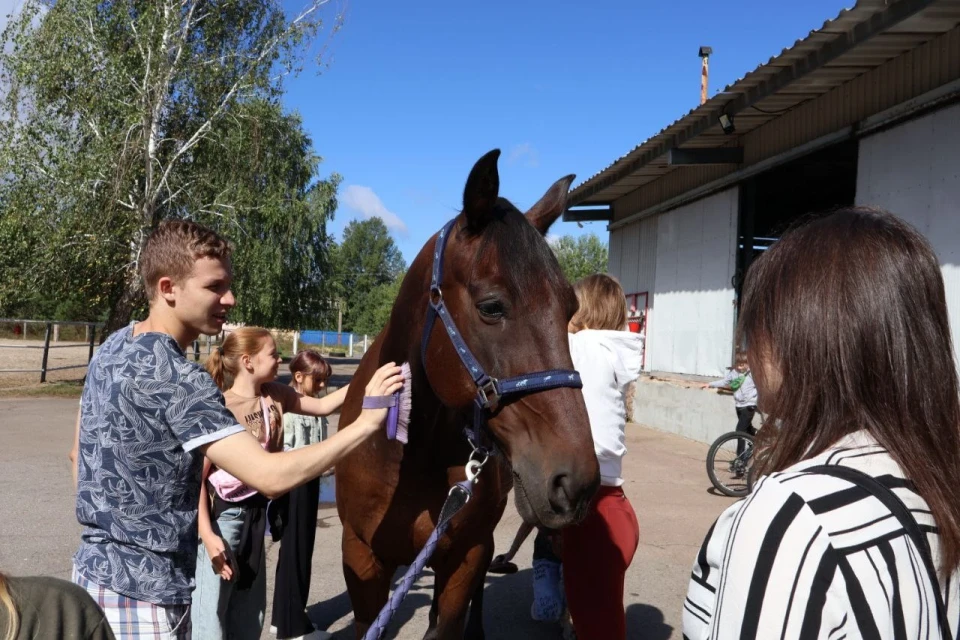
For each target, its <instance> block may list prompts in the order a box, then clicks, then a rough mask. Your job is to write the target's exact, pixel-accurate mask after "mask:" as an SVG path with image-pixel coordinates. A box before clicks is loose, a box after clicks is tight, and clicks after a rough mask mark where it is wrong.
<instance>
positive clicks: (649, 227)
mask: <svg viewBox="0 0 960 640" xmlns="http://www.w3.org/2000/svg"><path fill="white" fill-rule="evenodd" d="M657 220H658V217H657V216H654V217H651V218H647V219H646V220H640V221H638V222H636V223H634V224H631V225H628V226H626V227H623V228H622V229H617V230H615V231H611V232H610V260H609V272H610V274H611V275H613V276H614V277H616V278H617V279H618V280H619V281H620V284H621V285H622V286H623V291H624V293H626V294H627V295H630V294H634V293H644V292H646V293H647V305H648V314H649V315H648V316H647V324H648V326H649V323H650V321H651V317H652V308H653V288H654V285H655V278H656V273H657ZM647 342H648V343H649V335H648V336H647ZM644 362H645V367H646V369H647V370H650V366H651V365H650V360H649V359H646V358H645V359H644Z"/></svg>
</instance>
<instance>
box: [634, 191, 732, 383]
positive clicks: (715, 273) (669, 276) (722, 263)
mask: <svg viewBox="0 0 960 640" xmlns="http://www.w3.org/2000/svg"><path fill="white" fill-rule="evenodd" d="M738 207H739V188H737V187H735V188H733V189H728V190H726V191H723V192H720V193H717V194H714V195H712V196H710V197H708V198H704V199H702V200H698V201H697V202H693V203H691V204H689V205H685V206H683V207H679V208H677V209H674V210H672V211H668V212H666V213H663V214H661V215H660V216H658V217H657V261H656V273H655V284H654V290H653V295H652V301H653V313H652V314H651V315H652V318H651V323H650V326H649V330H648V335H647V345H648V346H647V354H648V359H647V362H648V363H649V368H650V369H652V370H656V371H668V372H675V373H689V374H697V375H710V376H719V375H722V374H723V372H724V370H725V369H726V367H727V366H729V364H730V360H731V350H732V346H733V340H732V337H733V320H734V306H733V300H734V292H733V288H732V286H731V283H730V280H731V278H732V277H733V272H734V268H735V265H736V258H735V252H736V241H737V212H738Z"/></svg>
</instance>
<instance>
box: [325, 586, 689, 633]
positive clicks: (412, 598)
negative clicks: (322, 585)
mask: <svg viewBox="0 0 960 640" xmlns="http://www.w3.org/2000/svg"><path fill="white" fill-rule="evenodd" d="M402 575H403V570H402V569H401V570H398V572H397V574H396V575H395V576H394V585H393V587H391V593H393V589H395V588H396V583H397V581H398V580H399V578H400V577H402ZM432 577H433V574H432V573H431V572H429V571H427V572H425V573H424V575H423V577H422V578H421V579H420V580H419V581H418V582H417V584H415V585H414V587H413V589H411V591H410V595H408V596H407V598H406V599H405V600H404V601H403V604H402V605H401V606H400V608H399V609H398V610H397V613H396V615H395V616H394V619H393V620H392V621H391V622H390V626H389V628H388V632H387V633H386V634H385V636H384V638H396V637H397V634H398V633H399V631H400V629H402V628H403V627H404V625H405V624H406V623H408V622H409V621H410V620H412V619H413V616H414V614H415V612H416V611H417V609H419V608H421V607H423V608H425V609H426V608H429V607H430V603H431V600H432V595H433V580H432ZM532 603H533V570H532V569H524V570H522V571H518V572H517V573H515V574H512V575H488V576H487V581H486V587H485V590H484V601H483V610H484V611H483V618H484V630H485V633H486V637H487V640H512V639H513V638H525V639H531V640H548V639H549V640H553V639H558V638H560V637H562V636H561V629H560V625H559V624H557V623H549V622H538V621H536V620H533V619H532V618H531V617H530V606H531V604H532ZM307 613H308V615H309V616H310V619H311V620H313V622H314V623H315V624H316V625H317V626H319V627H320V628H321V629H327V628H328V627H330V626H332V625H333V624H334V623H336V622H337V621H338V620H341V619H343V618H349V617H352V613H351V606H350V598H349V596H348V595H347V594H346V593H341V594H340V595H338V596H336V597H334V598H331V599H329V600H325V601H323V602H318V603H316V604H314V605H312V606H310V607H309V608H308V609H307ZM626 622H627V637H628V638H644V639H645V640H668V639H669V638H670V636H671V633H672V632H673V627H671V626H670V625H668V624H667V623H666V622H665V621H664V615H663V612H662V611H660V610H659V609H657V608H656V607H653V606H651V605H647V604H632V605H630V606H629V607H627V610H626ZM404 631H406V633H405V636H409V637H418V638H419V637H421V636H422V634H423V633H424V632H426V628H423V629H405V630H404ZM411 632H413V634H412V636H410V635H409V634H410V633H411ZM333 637H334V638H335V639H336V640H351V639H352V638H354V629H353V625H352V624H351V625H350V626H348V627H347V628H345V629H342V630H340V631H338V632H337V633H335V634H334V635H333Z"/></svg>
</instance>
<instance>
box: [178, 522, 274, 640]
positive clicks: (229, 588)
mask: <svg viewBox="0 0 960 640" xmlns="http://www.w3.org/2000/svg"><path fill="white" fill-rule="evenodd" d="M243 515H244V508H243V507H240V506H236V507H230V508H229V509H227V510H226V511H224V512H223V513H222V514H220V517H219V518H218V519H217V526H218V527H219V528H220V537H221V538H223V542H224V544H226V545H227V546H229V547H230V549H231V550H232V551H234V552H236V549H237V545H238V544H239V542H240V529H241V527H242V525H243ZM235 580H236V576H234V582H227V581H226V580H223V579H221V578H220V576H218V575H217V574H215V573H214V572H213V563H212V562H211V561H210V555H209V554H208V553H207V550H206V548H205V547H204V546H203V542H201V543H200V548H199V550H198V551H197V574H196V582H197V586H196V589H194V591H193V604H192V606H191V612H192V618H193V640H220V639H221V638H222V639H224V640H247V639H248V638H249V639H250V640H259V638H260V632H261V631H262V630H263V618H264V610H265V609H266V606H267V567H266V563H265V562H264V563H262V564H261V565H260V570H259V571H258V572H257V578H256V581H255V582H254V583H253V586H251V587H250V589H248V590H243V591H239V590H237V589H235V588H234V587H235V585H236V582H235Z"/></svg>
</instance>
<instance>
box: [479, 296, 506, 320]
mask: <svg viewBox="0 0 960 640" xmlns="http://www.w3.org/2000/svg"><path fill="white" fill-rule="evenodd" d="M477 311H479V312H480V315H481V316H483V317H484V318H487V319H489V320H499V319H500V318H502V317H503V303H502V302H499V301H497V300H490V301H488V302H481V303H480V304H478V305H477Z"/></svg>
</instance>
